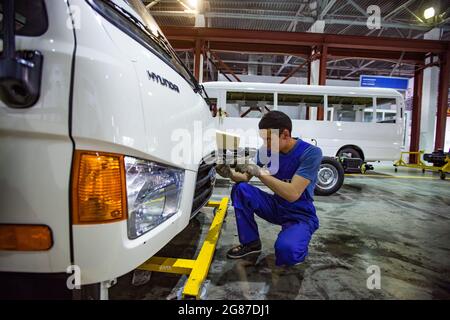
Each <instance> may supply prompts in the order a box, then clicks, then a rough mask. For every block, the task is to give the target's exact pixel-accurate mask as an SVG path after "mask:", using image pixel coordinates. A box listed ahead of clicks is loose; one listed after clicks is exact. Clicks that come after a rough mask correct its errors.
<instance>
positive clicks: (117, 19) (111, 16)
mask: <svg viewBox="0 0 450 320" xmlns="http://www.w3.org/2000/svg"><path fill="white" fill-rule="evenodd" d="M120 2H122V4H125V3H126V4H128V6H129V7H130V8H131V9H132V10H133V12H129V11H127V9H125V8H123V7H122V6H120V5H118V4H117V3H120ZM88 3H90V4H91V6H92V7H93V8H94V9H95V10H96V11H97V12H99V13H100V14H101V15H102V16H104V17H105V18H106V19H107V20H109V21H110V22H111V23H113V24H114V25H116V26H117V27H118V28H119V29H121V30H122V31H123V32H125V33H127V34H128V35H129V36H130V37H132V38H133V39H135V40H136V41H138V42H139V43H141V44H142V45H144V46H146V47H147V48H150V49H151V50H152V51H153V52H154V53H156V54H157V55H158V56H159V57H160V58H161V59H162V60H163V61H165V62H166V63H167V64H168V65H169V66H171V67H172V68H173V69H174V70H175V71H177V72H178V73H179V74H180V75H181V76H182V77H183V78H185V79H186V81H187V82H188V83H189V84H190V85H191V87H192V88H193V89H194V90H195V91H196V92H201V91H202V90H201V86H200V85H199V84H198V82H197V80H196V79H195V78H194V76H193V75H192V73H191V72H190V71H189V70H188V69H187V68H186V67H185V66H184V64H183V63H182V62H181V60H180V58H179V57H178V55H177V54H176V53H175V51H174V50H173V48H172V47H171V45H170V44H169V42H168V41H167V39H166V38H165V37H164V36H163V35H162V33H161V31H160V30H159V28H158V26H157V24H156V22H155V21H154V19H153V18H152V16H151V15H150V14H149V13H148V11H147V9H146V8H145V6H144V5H143V4H142V2H141V1H140V0H123V1H117V0H114V1H112V0H90V1H88Z"/></svg>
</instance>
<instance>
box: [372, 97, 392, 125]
mask: <svg viewBox="0 0 450 320" xmlns="http://www.w3.org/2000/svg"><path fill="white" fill-rule="evenodd" d="M376 103H377V123H395V122H396V117H397V101H396V99H395V98H377V99H376Z"/></svg>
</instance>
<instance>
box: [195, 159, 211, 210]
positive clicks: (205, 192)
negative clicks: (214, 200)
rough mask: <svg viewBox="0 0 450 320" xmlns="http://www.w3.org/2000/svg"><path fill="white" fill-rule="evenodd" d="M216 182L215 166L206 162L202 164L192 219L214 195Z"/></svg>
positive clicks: (198, 176)
mask: <svg viewBox="0 0 450 320" xmlns="http://www.w3.org/2000/svg"><path fill="white" fill-rule="evenodd" d="M215 182H216V170H215V168H214V165H213V164H207V163H205V162H204V161H202V163H201V164H200V166H199V168H198V172H197V181H196V185H195V194H194V200H193V203H192V212H191V218H192V217H194V216H195V214H196V213H197V212H198V211H199V210H200V209H201V208H202V207H203V206H204V205H205V204H206V202H208V200H209V198H210V197H211V195H212V192H213V189H214V184H215Z"/></svg>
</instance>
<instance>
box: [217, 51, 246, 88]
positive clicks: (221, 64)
mask: <svg viewBox="0 0 450 320" xmlns="http://www.w3.org/2000/svg"><path fill="white" fill-rule="evenodd" d="M210 53H211V56H213V57H214V59H216V61H217V62H218V63H219V65H220V66H221V67H222V68H224V69H225V70H227V72H228V73H229V74H230V75H231V76H232V77H233V78H235V79H236V81H237V82H241V79H239V78H238V76H237V75H236V74H235V73H234V72H233V70H231V68H230V67H229V66H228V65H227V64H226V63H225V62H223V61H222V60H221V59H220V58H219V56H218V55H217V54H215V53H214V52H212V51H210Z"/></svg>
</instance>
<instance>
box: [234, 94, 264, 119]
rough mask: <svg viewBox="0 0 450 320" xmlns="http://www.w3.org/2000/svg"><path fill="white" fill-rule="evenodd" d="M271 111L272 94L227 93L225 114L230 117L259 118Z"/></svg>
mask: <svg viewBox="0 0 450 320" xmlns="http://www.w3.org/2000/svg"><path fill="white" fill-rule="evenodd" d="M271 110H273V93H264V92H227V114H228V116H230V117H241V118H261V117H262V116H263V115H264V114H265V113H267V112H269V111H271Z"/></svg>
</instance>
